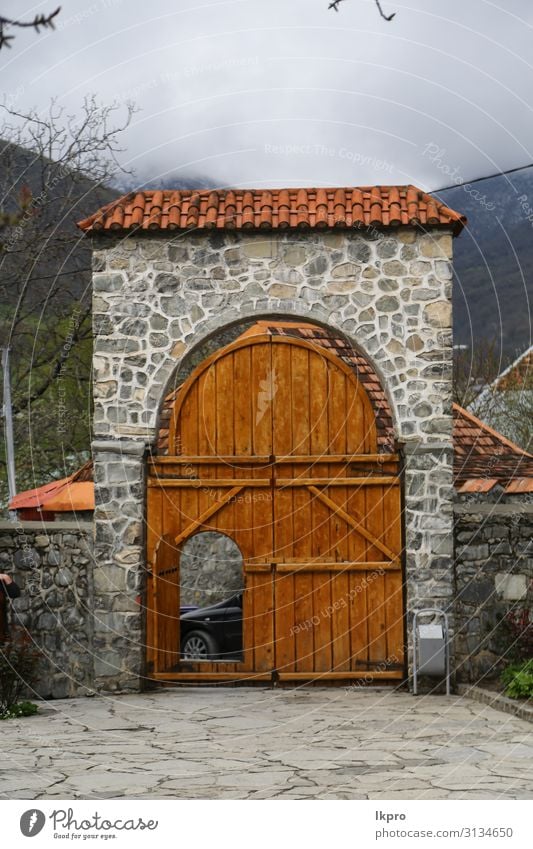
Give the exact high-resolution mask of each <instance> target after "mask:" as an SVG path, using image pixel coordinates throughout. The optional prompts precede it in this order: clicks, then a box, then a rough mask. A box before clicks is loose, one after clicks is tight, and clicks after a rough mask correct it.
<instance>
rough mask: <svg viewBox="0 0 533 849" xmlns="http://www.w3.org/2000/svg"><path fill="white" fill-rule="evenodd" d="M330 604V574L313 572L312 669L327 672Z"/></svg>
mask: <svg viewBox="0 0 533 849" xmlns="http://www.w3.org/2000/svg"><path fill="white" fill-rule="evenodd" d="M330 605H331V575H330V574H329V573H328V572H326V573H320V572H315V573H313V616H314V622H315V623H316V624H315V625H314V630H313V634H314V670H315V671H316V672H328V671H329V670H330V669H331V668H332V643H333V640H332V628H331V616H330V615H328V608H329V606H330Z"/></svg>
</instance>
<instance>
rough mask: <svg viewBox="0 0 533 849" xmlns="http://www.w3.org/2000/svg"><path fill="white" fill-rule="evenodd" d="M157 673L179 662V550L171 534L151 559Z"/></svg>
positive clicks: (172, 667)
mask: <svg viewBox="0 0 533 849" xmlns="http://www.w3.org/2000/svg"><path fill="white" fill-rule="evenodd" d="M154 608H155V627H156V645H157V657H156V671H158V672H169V671H171V670H172V669H174V667H175V666H176V664H177V663H178V660H179V615H180V583H179V551H178V550H177V548H176V545H175V543H174V539H173V537H172V536H171V535H165V536H163V537H161V539H160V540H159V543H158V545H157V548H156V551H155V557H154Z"/></svg>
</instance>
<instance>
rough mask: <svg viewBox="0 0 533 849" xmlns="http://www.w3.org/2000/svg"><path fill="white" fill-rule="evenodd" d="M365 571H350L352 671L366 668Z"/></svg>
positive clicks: (366, 615)
mask: <svg viewBox="0 0 533 849" xmlns="http://www.w3.org/2000/svg"><path fill="white" fill-rule="evenodd" d="M366 579H367V573H366V572H350V605H349V611H350V658H351V664H350V665H351V670H352V672H360V671H361V670H365V669H366V668H367V666H366V663H367V661H368V657H369V656H368V609H367V594H366Z"/></svg>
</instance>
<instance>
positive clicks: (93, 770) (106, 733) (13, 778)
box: [0, 687, 533, 799]
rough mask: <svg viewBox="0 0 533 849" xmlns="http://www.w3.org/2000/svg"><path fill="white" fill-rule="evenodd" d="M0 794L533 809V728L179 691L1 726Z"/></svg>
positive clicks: (52, 710)
mask: <svg viewBox="0 0 533 849" xmlns="http://www.w3.org/2000/svg"><path fill="white" fill-rule="evenodd" d="M1 731H2V755H1V758H0V796H2V797H4V798H11V799H13V798H32V799H42V798H45V799H53V798H56V799H59V798H61V799H68V798H80V799H86V798H91V799H106V798H115V797H117V798H118V797H129V798H139V799H141V798H158V799H166V798H187V799H191V798H192V799H206V798H207V799H210V798H217V799H243V798H246V799H271V798H276V799H309V798H310V799H380V798H381V799H402V798H403V799H499V798H503V799H531V798H533V735H532V731H531V725H529V724H528V723H527V722H524V721H523V720H520V719H517V718H516V717H514V716H511V715H508V714H504V713H500V712H499V711H496V710H494V709H493V708H490V707H488V706H486V705H482V704H478V703H476V702H473V701H470V700H468V699H465V698H460V697H457V696H453V697H451V698H446V697H444V696H427V697H424V696H421V697H418V698H414V697H413V696H411V695H409V694H407V693H405V692H392V691H388V692H387V691H383V690H377V691H367V690H365V691H364V692H363V691H362V690H361V689H360V688H359V689H358V688H355V687H353V688H351V689H348V688H344V689H340V688H336V689H333V688H329V689H326V688H321V689H318V688H307V689H303V688H298V689H292V690H289V689H279V690H270V689H243V688H235V689H228V688H220V689H215V688H205V689H202V688H198V687H197V688H190V689H187V688H180V689H172V690H170V689H167V690H161V691H158V692H153V693H150V694H144V695H134V696H118V697H113V698H111V697H100V698H80V699H72V700H61V701H55V702H48V703H45V705H44V706H43V708H42V713H41V714H40V715H38V716H35V717H31V718H27V719H24V720H22V719H21V720H9V721H6V722H4V723H2V727H1Z"/></svg>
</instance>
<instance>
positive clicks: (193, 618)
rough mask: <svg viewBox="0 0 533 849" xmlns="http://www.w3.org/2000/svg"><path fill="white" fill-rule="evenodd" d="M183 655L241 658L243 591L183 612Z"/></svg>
mask: <svg viewBox="0 0 533 849" xmlns="http://www.w3.org/2000/svg"><path fill="white" fill-rule="evenodd" d="M180 632H181V639H180V649H181V659H182V660H189V661H197V660H227V661H231V662H233V661H235V660H241V659H242V593H237V594H236V595H233V596H231V597H230V598H228V599H225V600H224V601H219V602H218V604H212V605H209V607H199V608H197V609H196V610H190V611H188V612H187V613H184V614H183V615H181V616H180Z"/></svg>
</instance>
